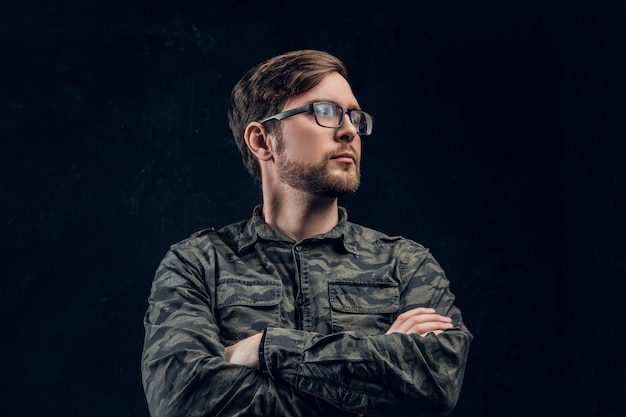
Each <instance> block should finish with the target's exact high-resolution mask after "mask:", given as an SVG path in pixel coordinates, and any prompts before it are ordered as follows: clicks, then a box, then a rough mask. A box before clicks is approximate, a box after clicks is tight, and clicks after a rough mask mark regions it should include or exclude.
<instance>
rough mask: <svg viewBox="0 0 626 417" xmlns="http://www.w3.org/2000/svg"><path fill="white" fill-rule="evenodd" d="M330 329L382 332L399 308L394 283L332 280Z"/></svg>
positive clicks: (397, 291)
mask: <svg viewBox="0 0 626 417" xmlns="http://www.w3.org/2000/svg"><path fill="white" fill-rule="evenodd" d="M328 294H329V297H330V307H331V315H332V326H333V332H341V331H346V330H358V331H361V332H363V333H365V334H368V335H372V334H381V333H385V332H386V331H387V329H389V326H391V323H393V320H394V315H395V313H396V312H397V311H398V309H399V307H400V290H399V287H398V284H397V283H395V282H383V281H380V282H363V281H357V280H341V281H333V282H330V283H329V284H328Z"/></svg>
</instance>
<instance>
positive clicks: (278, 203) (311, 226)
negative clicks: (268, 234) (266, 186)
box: [263, 189, 339, 242]
mask: <svg viewBox="0 0 626 417" xmlns="http://www.w3.org/2000/svg"><path fill="white" fill-rule="evenodd" d="M263 217H264V219H265V222H266V223H267V224H268V225H269V226H270V227H271V228H272V229H274V230H278V231H279V232H281V233H284V234H286V235H287V236H289V237H291V238H292V239H294V240H295V241H296V242H300V241H302V240H303V239H306V238H308V237H311V236H315V235H319V234H323V233H326V232H328V231H329V230H330V229H332V228H333V227H335V226H336V225H337V222H338V221H339V212H338V203H337V198H332V197H319V196H315V195H312V194H308V193H306V192H303V191H299V190H294V189H290V190H289V192H287V193H278V194H277V193H273V194H272V193H268V192H266V190H264V192H263Z"/></svg>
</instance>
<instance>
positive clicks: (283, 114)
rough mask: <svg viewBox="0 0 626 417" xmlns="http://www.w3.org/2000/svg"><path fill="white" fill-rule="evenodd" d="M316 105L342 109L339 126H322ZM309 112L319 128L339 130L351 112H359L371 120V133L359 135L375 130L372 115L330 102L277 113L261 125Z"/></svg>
mask: <svg viewBox="0 0 626 417" xmlns="http://www.w3.org/2000/svg"><path fill="white" fill-rule="evenodd" d="M316 104H331V105H333V106H335V107H336V108H339V109H341V111H342V115H341V119H340V121H339V125H337V126H324V125H323V124H321V123H320V121H319V120H317V113H316V112H315V105H316ZM308 111H310V112H313V116H314V118H315V123H317V124H318V126H321V127H325V128H328V129H339V128H340V127H341V126H343V121H344V119H345V118H346V114H347V115H348V116H350V112H352V111H357V112H359V113H362V114H363V116H365V118H366V119H369V124H368V126H369V127H370V128H369V132H359V135H361V136H369V135H371V134H372V129H373V125H374V118H373V117H372V115H371V114H369V113H366V112H364V111H363V110H361V109H348V108H345V107H341V106H340V105H339V104H337V103H332V102H330V101H316V102H315V103H311V104H307V105H305V106H302V107H296V108H295V109H290V110H285V111H283V112H280V113H276V114H275V115H273V116H270V117H266V118H265V119H263V120H261V121H260V122H259V123H261V124H263V123H265V122H267V121H270V120H283V119H286V118H288V117H291V116H295V115H297V114H301V113H306V112H308ZM350 120H352V118H350ZM356 128H357V131H358V128H359V126H356Z"/></svg>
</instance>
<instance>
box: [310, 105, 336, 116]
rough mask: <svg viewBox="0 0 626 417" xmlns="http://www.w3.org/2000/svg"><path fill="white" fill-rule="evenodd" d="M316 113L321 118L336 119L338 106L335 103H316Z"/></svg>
mask: <svg viewBox="0 0 626 417" xmlns="http://www.w3.org/2000/svg"><path fill="white" fill-rule="evenodd" d="M314 111H315V114H316V115H317V116H319V117H324V118H327V119H334V118H335V117H336V116H337V105H335V104H333V103H315V105H314Z"/></svg>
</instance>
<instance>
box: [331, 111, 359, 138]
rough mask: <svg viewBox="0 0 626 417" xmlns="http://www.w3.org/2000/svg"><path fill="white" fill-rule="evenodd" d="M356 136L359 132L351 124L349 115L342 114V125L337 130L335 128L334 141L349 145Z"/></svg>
mask: <svg viewBox="0 0 626 417" xmlns="http://www.w3.org/2000/svg"><path fill="white" fill-rule="evenodd" d="M358 134H359V132H358V130H357V128H356V126H355V125H354V124H352V121H351V120H350V115H349V114H347V113H346V114H344V115H343V123H342V125H341V126H340V127H339V128H337V135H336V139H337V140H338V141H340V142H348V143H350V142H352V141H353V140H354V138H355V137H356V136H357V135H358Z"/></svg>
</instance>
